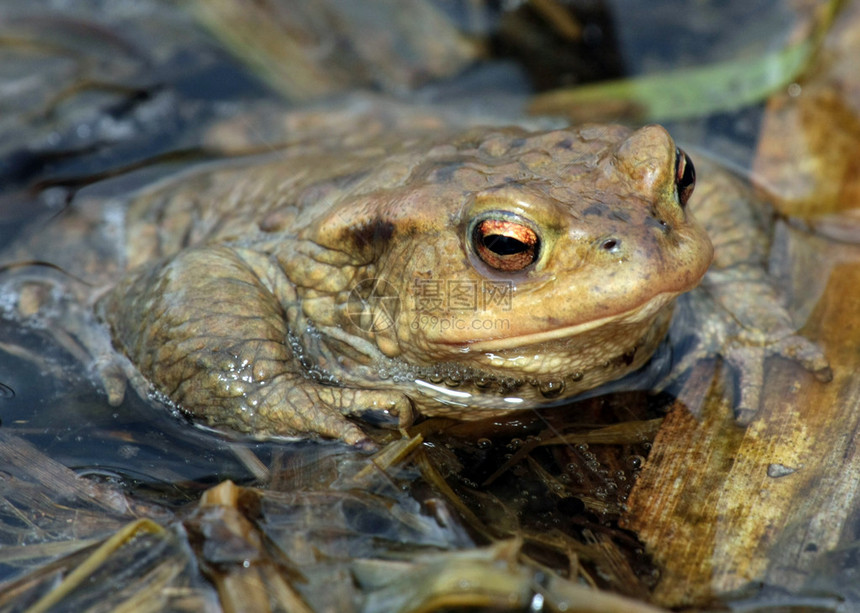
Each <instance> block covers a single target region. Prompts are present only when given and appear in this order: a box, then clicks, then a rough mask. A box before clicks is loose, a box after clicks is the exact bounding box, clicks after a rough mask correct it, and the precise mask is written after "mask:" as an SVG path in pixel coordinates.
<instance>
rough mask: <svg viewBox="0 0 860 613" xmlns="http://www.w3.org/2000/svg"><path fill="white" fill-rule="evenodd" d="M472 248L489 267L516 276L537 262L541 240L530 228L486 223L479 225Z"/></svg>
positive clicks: (510, 223)
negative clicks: (516, 272)
mask: <svg viewBox="0 0 860 613" xmlns="http://www.w3.org/2000/svg"><path fill="white" fill-rule="evenodd" d="M472 245H473V246H474V248H475V252H476V253H477V254H478V257H479V258H481V259H482V260H483V261H484V263H485V264H487V265H488V266H491V267H492V268H495V269H496V270H503V271H506V272H514V271H517V270H522V269H524V268H525V267H526V266H528V265H529V264H531V263H532V262H534V261H535V260H537V258H538V253H539V252H540V237H538V235H537V233H536V232H535V231H534V230H532V229H531V228H530V227H528V226H526V225H523V224H521V223H517V222H516V221H508V220H504V219H485V220H484V221H482V222H480V223H478V224H477V225H475V229H474V230H473V232H472Z"/></svg>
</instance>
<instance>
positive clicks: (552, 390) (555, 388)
mask: <svg viewBox="0 0 860 613" xmlns="http://www.w3.org/2000/svg"><path fill="white" fill-rule="evenodd" d="M538 389H539V390H540V393H541V395H542V396H543V397H544V398H557V397H558V396H560V395H561V394H562V392H564V381H541V383H540V385H539V387H538Z"/></svg>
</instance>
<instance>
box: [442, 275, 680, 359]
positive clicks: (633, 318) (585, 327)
mask: <svg viewBox="0 0 860 613" xmlns="http://www.w3.org/2000/svg"><path fill="white" fill-rule="evenodd" d="M684 291H686V290H684ZM684 291H674V292H663V293H660V294H656V295H655V296H652V297H650V298H648V299H647V300H645V301H644V302H642V303H640V304H638V305H636V306H634V307H631V308H629V309H626V310H624V311H621V312H620V313H615V314H613V315H608V316H606V317H601V318H599V319H592V320H590V321H585V322H582V323H577V324H573V325H570V326H562V327H560V328H553V329H551V330H544V331H540V332H528V333H526V334H517V335H514V336H505V337H496V338H489V339H482V340H476V341H461V342H459V343H457V342H449V343H444V344H446V345H451V346H460V347H461V351H468V352H470V353H471V352H473V351H476V352H492V351H502V350H506V349H522V348H523V347H528V346H533V345H539V344H542V343H546V342H550V341H556V340H560V339H565V338H574V337H577V336H581V335H583V334H586V333H588V332H590V331H592V330H596V329H598V328H602V327H604V326H606V325H609V324H613V323H618V322H620V321H623V320H627V321H628V322H630V323H640V322H642V321H645V320H646V319H649V318H654V317H655V316H656V315H657V314H658V313H659V312H660V311H661V310H662V309H663V307H665V306H666V305H667V304H669V303H670V302H671V301H672V300H674V299H675V298H677V297H678V296H679V295H680V294H682V293H684Z"/></svg>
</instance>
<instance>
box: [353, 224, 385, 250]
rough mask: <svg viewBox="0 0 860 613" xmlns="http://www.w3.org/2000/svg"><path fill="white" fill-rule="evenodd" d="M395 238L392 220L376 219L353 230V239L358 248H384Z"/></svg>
mask: <svg viewBox="0 0 860 613" xmlns="http://www.w3.org/2000/svg"><path fill="white" fill-rule="evenodd" d="M392 236H394V224H393V223H391V221H390V220H387V219H380V218H379V217H375V218H373V219H372V220H370V221H368V222H366V223H363V224H361V225H358V226H356V227H354V228H352V238H353V241H354V243H355V245H356V246H357V247H363V246H374V247H376V246H382V245H384V244H385V243H387V242H388V241H390V240H391V237H392Z"/></svg>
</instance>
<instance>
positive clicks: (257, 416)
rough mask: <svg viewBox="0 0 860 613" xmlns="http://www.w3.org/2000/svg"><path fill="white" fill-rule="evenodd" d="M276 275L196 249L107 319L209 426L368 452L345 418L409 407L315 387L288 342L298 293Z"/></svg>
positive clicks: (118, 295) (138, 280) (151, 276)
mask: <svg viewBox="0 0 860 613" xmlns="http://www.w3.org/2000/svg"><path fill="white" fill-rule="evenodd" d="M249 256H250V257H249ZM269 266H272V265H270V264H269V263H268V260H267V259H266V258H265V256H260V255H259V254H252V253H243V251H242V250H240V249H232V248H229V247H200V248H195V249H188V250H186V251H183V252H181V253H179V254H178V255H176V256H175V257H173V258H172V259H170V260H167V261H165V262H161V263H159V264H157V265H155V266H153V267H151V268H148V269H145V270H142V271H138V272H134V273H132V274H130V275H129V276H127V277H126V278H125V279H124V280H123V281H122V282H120V283H119V284H118V285H117V287H116V288H114V289H113V290H112V291H111V292H110V293H109V294H108V295H107V296H106V297H105V298H104V299H103V301H102V302H101V304H100V312H101V315H102V317H103V318H104V319H105V320H106V321H107V323H108V325H109V326H110V329H111V335H112V337H113V340H114V344H115V345H116V346H117V348H118V349H120V350H121V351H122V352H123V353H125V354H126V355H127V356H128V357H129V358H130V359H131V361H132V362H133V363H134V364H135V366H136V367H137V368H138V369H139V370H140V371H141V373H142V374H143V375H144V376H145V377H146V378H147V379H148V380H149V381H150V383H151V384H152V385H153V386H154V387H155V389H156V390H158V391H159V392H161V393H163V394H164V395H166V396H167V397H168V398H170V399H171V400H172V401H173V402H175V403H176V404H177V405H178V406H179V407H181V408H182V409H183V410H185V411H187V412H189V413H190V414H192V415H193V416H195V417H197V418H201V419H202V420H205V421H207V422H208V423H209V424H210V425H213V426H226V427H228V428H231V429H234V430H238V431H241V432H247V433H251V434H254V435H257V436H266V435H286V436H291V435H298V434H306V433H317V434H321V435H322V436H325V437H331V438H336V439H340V440H343V441H345V442H347V443H350V444H358V445H361V444H367V443H369V439H368V437H367V435H366V434H365V433H364V432H362V430H361V429H360V428H358V427H357V426H356V425H355V424H353V423H352V422H350V421H349V420H347V419H346V418H345V417H344V415H346V414H349V413H356V412H360V411H363V410H384V411H388V412H390V413H393V414H397V413H401V414H405V413H406V412H408V411H409V400H408V399H407V398H406V397H405V396H403V395H401V394H398V393H395V392H390V391H383V390H373V389H370V390H363V389H354V388H343V387H338V386H336V385H332V384H331V382H328V384H323V383H320V382H318V381H316V380H314V379H313V378H312V377H311V376H310V375H309V373H308V371H307V369H306V368H305V367H303V366H302V364H301V363H300V362H299V360H298V359H297V357H296V356H295V355H294V354H293V351H292V350H291V348H290V347H289V346H288V343H287V338H288V333H289V324H288V322H287V320H286V310H285V308H284V300H285V299H287V300H289V299H292V300H295V290H294V288H292V287H290V286H289V283H288V282H287V281H286V279H285V278H284V277H283V275H279V274H277V270H276V269H274V268H270V267H269Z"/></svg>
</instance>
